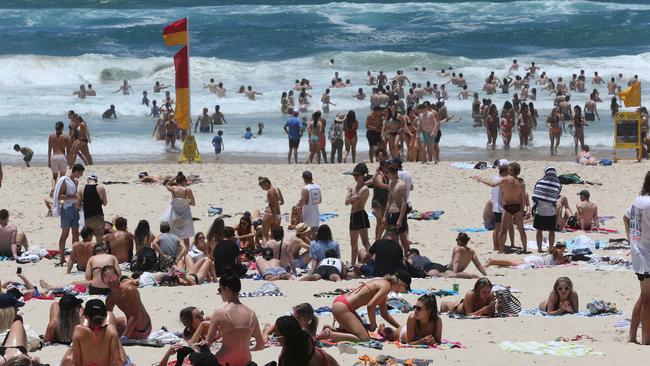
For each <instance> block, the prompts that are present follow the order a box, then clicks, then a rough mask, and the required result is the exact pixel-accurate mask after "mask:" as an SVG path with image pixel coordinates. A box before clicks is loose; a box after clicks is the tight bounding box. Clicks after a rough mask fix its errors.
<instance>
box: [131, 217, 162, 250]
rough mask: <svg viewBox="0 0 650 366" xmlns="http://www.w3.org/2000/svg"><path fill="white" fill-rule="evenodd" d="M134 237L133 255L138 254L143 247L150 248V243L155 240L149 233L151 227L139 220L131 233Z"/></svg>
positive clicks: (146, 222)
mask: <svg viewBox="0 0 650 366" xmlns="http://www.w3.org/2000/svg"><path fill="white" fill-rule="evenodd" d="M133 235H134V236H135V238H134V242H135V253H136V254H137V253H138V252H140V249H142V248H143V247H150V246H151V243H153V241H154V240H155V239H156V236H155V235H154V234H153V233H152V232H151V227H150V226H149V222H148V221H147V220H140V222H138V226H136V228H135V231H134V232H133Z"/></svg>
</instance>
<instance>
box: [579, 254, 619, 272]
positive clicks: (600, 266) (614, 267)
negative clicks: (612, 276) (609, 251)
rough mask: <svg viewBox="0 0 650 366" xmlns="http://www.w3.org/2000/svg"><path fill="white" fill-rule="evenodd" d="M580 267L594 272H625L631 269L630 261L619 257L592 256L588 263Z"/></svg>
mask: <svg viewBox="0 0 650 366" xmlns="http://www.w3.org/2000/svg"><path fill="white" fill-rule="evenodd" d="M581 267H582V268H583V269H594V270H596V271H627V270H629V269H631V268H632V261H631V260H630V259H627V258H626V257H623V256H620V255H613V256H603V257H599V256H592V257H591V259H590V260H589V263H585V264H584V265H582V266H581Z"/></svg>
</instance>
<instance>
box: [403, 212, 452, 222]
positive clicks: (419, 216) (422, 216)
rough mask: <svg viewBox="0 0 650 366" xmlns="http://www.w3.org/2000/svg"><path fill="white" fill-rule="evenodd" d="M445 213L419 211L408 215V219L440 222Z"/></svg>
mask: <svg viewBox="0 0 650 366" xmlns="http://www.w3.org/2000/svg"><path fill="white" fill-rule="evenodd" d="M444 213H445V211H442V210H438V211H424V212H419V211H415V210H413V211H411V213H410V214H408V218H409V219H411V220H426V221H428V220H438V219H439V218H440V216H442V214H444Z"/></svg>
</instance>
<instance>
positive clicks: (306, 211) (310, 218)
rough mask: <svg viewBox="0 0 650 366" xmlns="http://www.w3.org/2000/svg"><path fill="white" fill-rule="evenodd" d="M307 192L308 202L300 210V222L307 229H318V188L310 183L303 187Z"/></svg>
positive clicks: (319, 197)
mask: <svg viewBox="0 0 650 366" xmlns="http://www.w3.org/2000/svg"><path fill="white" fill-rule="evenodd" d="M304 188H305V189H306V190H307V195H308V197H309V198H308V200H307V202H306V203H305V206H304V207H303V208H302V220H303V222H304V223H305V224H307V226H309V227H318V224H319V223H320V212H319V210H318V205H319V204H320V203H321V199H322V198H321V193H320V187H319V186H318V185H317V184H314V183H311V184H307V185H306V186H305V187H304Z"/></svg>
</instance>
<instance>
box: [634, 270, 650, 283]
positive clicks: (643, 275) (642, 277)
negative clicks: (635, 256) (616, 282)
mask: <svg viewBox="0 0 650 366" xmlns="http://www.w3.org/2000/svg"><path fill="white" fill-rule="evenodd" d="M636 278H638V279H639V281H641V282H643V280H645V279H647V278H650V273H648V272H646V273H637V274H636Z"/></svg>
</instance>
